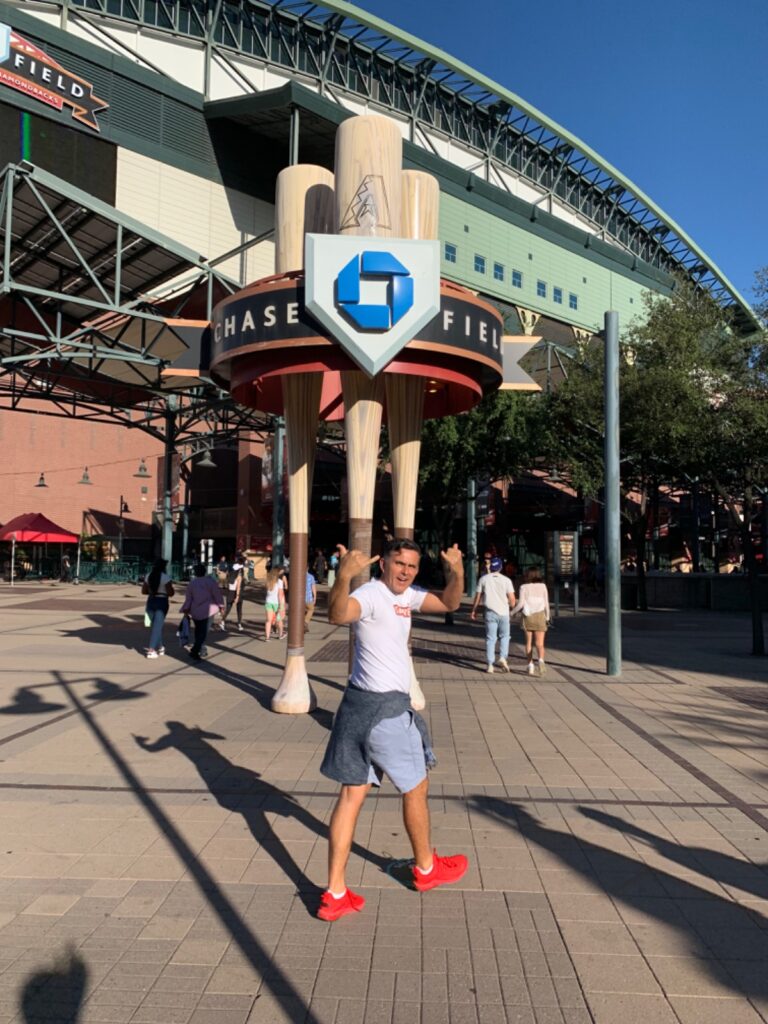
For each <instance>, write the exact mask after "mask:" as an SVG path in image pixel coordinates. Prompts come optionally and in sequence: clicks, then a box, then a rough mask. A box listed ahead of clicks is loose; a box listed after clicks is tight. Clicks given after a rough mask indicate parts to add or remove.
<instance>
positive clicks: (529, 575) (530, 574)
mask: <svg viewBox="0 0 768 1024" xmlns="http://www.w3.org/2000/svg"><path fill="white" fill-rule="evenodd" d="M525 582H526V583H541V570H540V569H539V567H538V566H536V565H534V566H531V568H530V569H526V570H525Z"/></svg>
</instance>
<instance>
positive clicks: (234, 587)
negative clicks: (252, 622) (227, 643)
mask: <svg viewBox="0 0 768 1024" xmlns="http://www.w3.org/2000/svg"><path fill="white" fill-rule="evenodd" d="M244 583H245V560H244V558H243V553H242V551H238V552H237V554H236V555H235V560H234V562H233V563H232V564H231V565H230V567H229V569H228V571H227V582H226V584H225V588H226V589H225V591H224V594H225V596H226V599H227V607H226V609H225V610H224V611H223V612H222V616H221V627H220V628H221V629H222V630H224V631H225V632H226V629H227V616H228V615H229V613H230V612H231V611H232V609H233V608H234V609H235V611H236V612H237V630H238V632H239V633H242V632H243V589H244Z"/></svg>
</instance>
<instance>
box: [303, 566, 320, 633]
mask: <svg viewBox="0 0 768 1024" xmlns="http://www.w3.org/2000/svg"><path fill="white" fill-rule="evenodd" d="M316 606H317V580H316V579H315V577H314V576H313V575H312V573H311V572H308V573H307V589H306V592H305V594H304V632H305V633H308V632H309V624H310V622H311V621H312V616H313V615H314V614H315V607H316Z"/></svg>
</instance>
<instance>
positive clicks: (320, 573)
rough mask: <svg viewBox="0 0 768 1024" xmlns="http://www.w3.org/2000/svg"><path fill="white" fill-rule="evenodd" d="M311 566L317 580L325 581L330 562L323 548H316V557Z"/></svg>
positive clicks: (319, 581)
mask: <svg viewBox="0 0 768 1024" xmlns="http://www.w3.org/2000/svg"><path fill="white" fill-rule="evenodd" d="M311 568H312V572H313V574H314V577H315V579H316V580H317V582H318V583H325V574H326V572H327V571H328V563H327V562H326V560H325V555H324V554H323V550H322V548H316V549H315V557H314V559H313V562H312V567H311Z"/></svg>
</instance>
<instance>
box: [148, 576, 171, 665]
mask: <svg viewBox="0 0 768 1024" xmlns="http://www.w3.org/2000/svg"><path fill="white" fill-rule="evenodd" d="M167 567H168V562H167V560H166V559H165V558H158V559H157V561H156V562H155V564H154V565H153V566H152V570H151V571H150V573H149V575H148V576H147V578H146V579H145V580H144V583H143V584H142V587H141V592H142V594H146V595H147V604H146V607H145V610H144V614H145V617H146V618H148V619H149V621H150V626H151V632H150V634H149V648H148V649H147V657H148V658H158V657H159V656H160V655H161V654H165V647H163V624H164V622H165V617H166V615H167V614H168V606H169V603H170V598H172V597H173V594H174V590H173V583H172V582H171V577H170V576H169V575H168V573H167V572H166V571H165V570H166V569H167Z"/></svg>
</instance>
